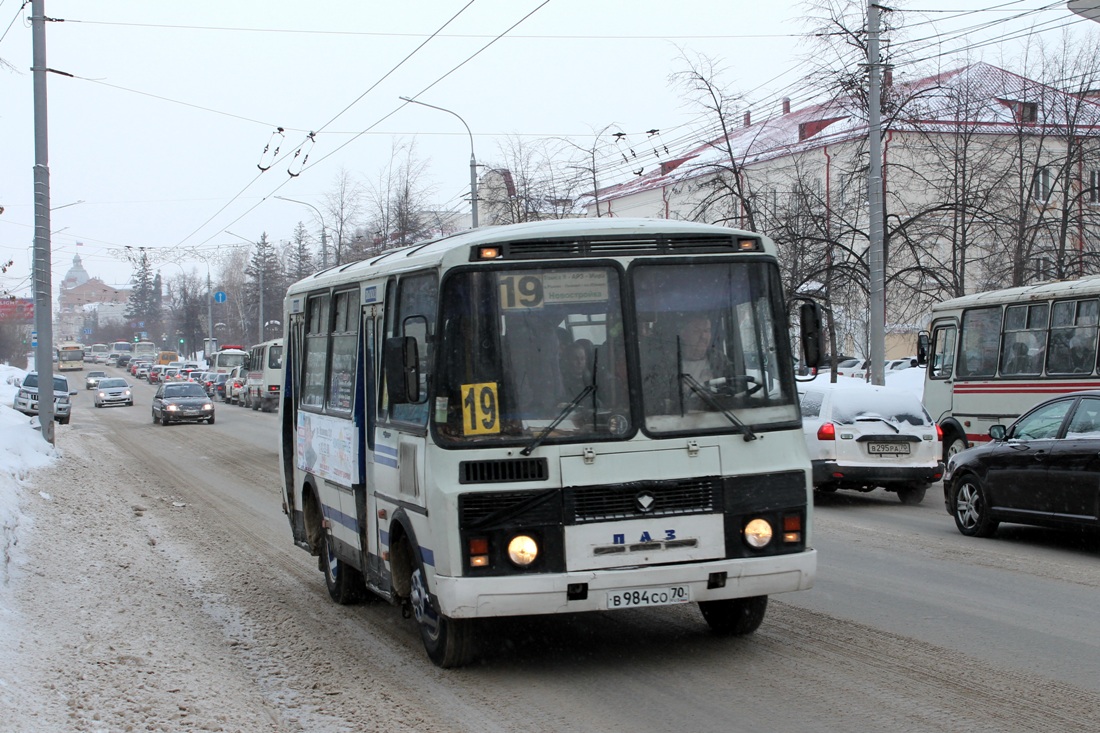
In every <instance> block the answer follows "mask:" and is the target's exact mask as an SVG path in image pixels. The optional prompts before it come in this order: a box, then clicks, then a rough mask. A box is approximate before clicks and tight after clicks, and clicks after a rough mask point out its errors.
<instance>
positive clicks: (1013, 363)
mask: <svg viewBox="0 0 1100 733" xmlns="http://www.w3.org/2000/svg"><path fill="white" fill-rule="evenodd" d="M1029 352H1030V349H1029V348H1028V345H1027V344H1026V343H1025V342H1023V341H1017V342H1016V343H1014V344H1012V345H1011V347H1010V356H1009V357H1008V359H1007V360H1006V364H1005V368H1004V373H1005V374H1008V375H1012V374H1032V373H1034V372H1032V366H1031V356H1030V355H1029Z"/></svg>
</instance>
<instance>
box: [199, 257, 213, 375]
mask: <svg viewBox="0 0 1100 733" xmlns="http://www.w3.org/2000/svg"><path fill="white" fill-rule="evenodd" d="M210 290H211V285H210V263H209V262H207V263H206V341H205V342H204V343H203V346H202V351H203V354H202V356H203V358H204V359H208V358H209V357H210V355H209V354H208V353H206V352H207V351H208V350H209V348H210V347H209V346H208V344H210V342H211V341H212V340H213V338H214V294H213V293H212V292H210Z"/></svg>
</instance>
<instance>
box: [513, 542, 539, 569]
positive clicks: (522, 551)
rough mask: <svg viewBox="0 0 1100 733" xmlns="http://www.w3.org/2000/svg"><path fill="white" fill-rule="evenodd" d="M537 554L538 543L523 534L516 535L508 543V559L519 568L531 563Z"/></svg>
mask: <svg viewBox="0 0 1100 733" xmlns="http://www.w3.org/2000/svg"><path fill="white" fill-rule="evenodd" d="M538 556H539V546H538V543H537V542H535V540H534V539H532V538H531V537H528V536H527V535H525V534H521V535H516V536H515V537H513V538H512V540H511V542H509V543H508V559H509V560H511V561H512V562H514V563H515V564H516V565H518V566H519V567H521V568H525V567H527V566H528V565H530V564H531V563H533V562H534V561H535V558H536V557H538Z"/></svg>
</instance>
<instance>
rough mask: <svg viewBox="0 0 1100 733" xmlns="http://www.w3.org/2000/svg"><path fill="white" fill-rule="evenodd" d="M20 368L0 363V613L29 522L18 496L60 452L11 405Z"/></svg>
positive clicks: (4, 611) (21, 373) (35, 421)
mask: <svg viewBox="0 0 1100 733" xmlns="http://www.w3.org/2000/svg"><path fill="white" fill-rule="evenodd" d="M25 375H26V372H24V371H23V370H22V369H16V368H15V367H10V366H7V365H0V614H4V615H5V616H6V614H7V610H8V606H7V603H6V602H5V589H6V588H7V585H8V577H9V573H10V572H11V571H12V569H13V564H17V563H15V562H14V561H15V558H16V556H17V555H18V552H19V539H20V537H21V536H22V535H23V533H24V532H26V531H27V529H28V528H29V526H30V522H31V520H30V518H29V517H27V516H25V515H24V514H23V513H22V512H21V511H20V508H19V507H20V503H21V501H20V499H21V496H22V492H23V491H24V490H25V489H26V485H27V483H28V478H29V477H30V475H31V472H32V471H34V470H35V469H36V468H41V467H42V466H45V465H48V464H49V463H50V462H52V461H53V460H55V459H56V458H57V456H58V455H59V453H58V451H57V449H56V448H54V447H52V446H50V445H49V444H48V443H47V442H46V441H44V440H43V439H42V436H41V434H40V433H39V432H38V430H36V429H35V426H36V425H37V424H38V419H37V418H33V419H32V418H30V417H27V416H26V415H24V414H23V413H21V412H16V411H15V410H14V409H13V408H12V403H13V402H14V401H15V394H16V392H18V391H19V384H20V383H21V382H22V380H23V377H24V376H25Z"/></svg>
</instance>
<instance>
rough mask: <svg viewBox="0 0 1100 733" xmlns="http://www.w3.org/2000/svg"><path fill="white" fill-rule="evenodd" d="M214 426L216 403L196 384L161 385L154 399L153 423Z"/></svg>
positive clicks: (169, 383)
mask: <svg viewBox="0 0 1100 733" xmlns="http://www.w3.org/2000/svg"><path fill="white" fill-rule="evenodd" d="M203 420H205V421H206V422H208V423H210V424H211V425H213V424H214V403H213V402H211V401H210V396H209V395H208V394H206V390H204V389H203V388H202V387H200V386H199V385H198V384H196V383H195V382H168V383H166V384H161V385H160V387H159V388H158V389H157V394H156V396H155V397H153V422H154V423H156V422H158V421H159V422H160V424H161V425H167V424H168V423H170V422H202V421H203Z"/></svg>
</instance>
